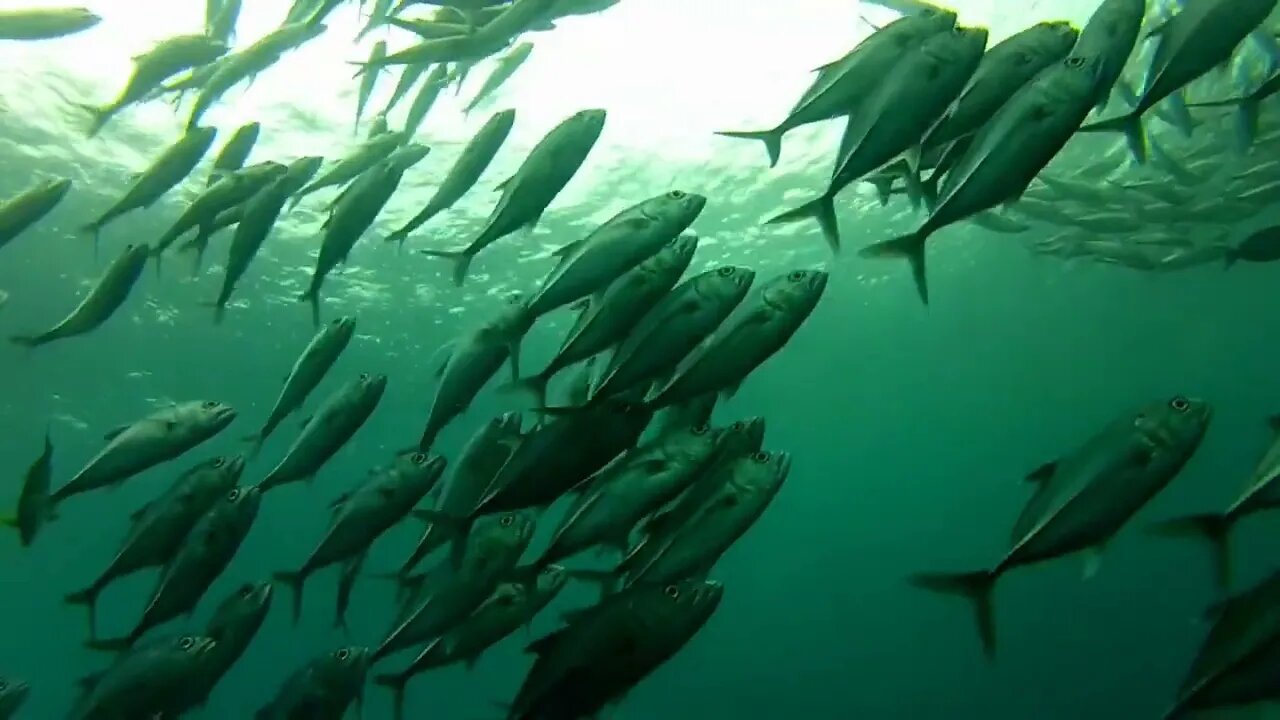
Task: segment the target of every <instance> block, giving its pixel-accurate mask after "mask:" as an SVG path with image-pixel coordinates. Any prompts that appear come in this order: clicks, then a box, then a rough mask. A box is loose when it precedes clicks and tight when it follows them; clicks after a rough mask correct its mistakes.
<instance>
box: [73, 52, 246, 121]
mask: <svg viewBox="0 0 1280 720" xmlns="http://www.w3.org/2000/svg"><path fill="white" fill-rule="evenodd" d="M226 53H227V45H226V43H224V42H223V41H221V40H218V39H217V38H213V37H209V36H207V35H178V36H177V37H172V38H169V39H167V40H163V41H161V42H160V43H159V44H158V45H156V46H155V47H154V48H152V49H151V50H149V51H147V52H145V53H143V54H141V55H138V56H137V57H135V58H134V59H133V74H132V75H131V76H130V77H129V82H128V83H127V84H126V85H125V88H124V90H122V91H121V92H120V96H119V97H117V98H116V99H115V101H114V102H112V103H110V104H109V105H105V106H102V107H97V106H94V105H81V106H80V107H81V108H83V109H84V110H86V111H87V112H88V113H89V115H90V116H91V117H92V121H91V122H90V124H89V137H93V136H94V135H97V134H98V131H99V130H101V129H102V127H103V126H104V125H106V124H107V122H108V121H110V120H111V118H113V117H115V115H116V114H117V113H119V112H120V111H121V110H123V109H124V108H126V107H128V106H129V105H132V104H134V103H138V102H141V101H143V100H146V99H147V98H148V97H149V96H150V95H151V94H152V93H153V92H154V91H155V90H156V89H157V88H159V87H160V86H161V85H163V84H164V83H165V81H166V80H168V79H169V78H171V77H173V76H174V75H177V74H178V73H180V72H183V71H184V70H191V69H193V68H198V67H203V66H205V65H208V64H209V63H211V62H213V61H214V60H217V59H218V58H220V57H222V56H223V55H225V54H226Z"/></svg>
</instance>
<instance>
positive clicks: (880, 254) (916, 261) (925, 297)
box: [858, 228, 932, 305]
mask: <svg viewBox="0 0 1280 720" xmlns="http://www.w3.org/2000/svg"><path fill="white" fill-rule="evenodd" d="M931 234H932V231H930V230H927V229H925V228H921V229H920V230H917V231H916V232H913V233H911V234H909V235H902V236H900V237H896V238H893V239H892V240H885V241H884V242H878V243H875V244H873V245H868V246H866V247H864V248H862V249H861V250H859V251H858V255H860V256H862V257H867V258H887V257H904V258H906V259H907V261H908V262H910V263H911V277H912V279H914V280H915V283H916V292H917V293H918V294H919V295H920V300H921V301H923V302H924V304H925V305H928V304H929V281H928V276H927V275H926V274H925V265H924V248H925V241H926V240H928V239H929V236H930V235H931Z"/></svg>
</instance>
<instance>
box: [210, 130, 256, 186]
mask: <svg viewBox="0 0 1280 720" xmlns="http://www.w3.org/2000/svg"><path fill="white" fill-rule="evenodd" d="M261 133H262V124H261V123H257V122H251V123H246V124H244V125H241V126H240V127H239V128H236V132H235V134H234V135H232V136H231V139H230V140H228V141H227V144H226V145H223V146H222V150H220V151H219V152H218V156H217V157H215V158H214V159H213V168H212V169H210V170H209V182H208V183H207V184H208V185H212V184H214V183H215V182H217V181H219V180H221V179H222V178H223V177H225V176H226V175H228V174H230V173H233V172H235V171H237V170H239V169H240V168H242V167H244V163H245V161H246V160H248V159H249V153H251V152H253V146H254V145H255V144H257V142H258V136H259V135H260V134H261Z"/></svg>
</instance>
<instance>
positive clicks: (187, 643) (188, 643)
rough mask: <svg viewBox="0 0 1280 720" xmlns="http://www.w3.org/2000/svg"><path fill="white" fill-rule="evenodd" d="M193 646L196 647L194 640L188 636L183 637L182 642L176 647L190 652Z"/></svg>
mask: <svg viewBox="0 0 1280 720" xmlns="http://www.w3.org/2000/svg"><path fill="white" fill-rule="evenodd" d="M195 646H196V640H195V638H193V637H191V636H190V635H185V636H183V638H182V640H180V641H179V642H178V647H180V648H182V649H183V650H190V649H191V648H193V647H195Z"/></svg>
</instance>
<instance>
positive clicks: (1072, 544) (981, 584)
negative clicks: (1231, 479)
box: [911, 396, 1212, 658]
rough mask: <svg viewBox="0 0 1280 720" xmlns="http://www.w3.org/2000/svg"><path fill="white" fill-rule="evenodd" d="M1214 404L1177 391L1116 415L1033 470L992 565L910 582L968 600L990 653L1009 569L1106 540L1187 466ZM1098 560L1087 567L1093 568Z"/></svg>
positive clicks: (1096, 546)
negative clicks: (1031, 488)
mask: <svg viewBox="0 0 1280 720" xmlns="http://www.w3.org/2000/svg"><path fill="white" fill-rule="evenodd" d="M1211 417H1212V409H1211V408H1210V406H1209V405H1208V403H1206V402H1204V401H1203V400H1195V399H1188V398H1185V397H1182V396H1177V397H1174V398H1173V399H1171V400H1167V401H1164V402H1153V403H1150V404H1148V405H1146V406H1143V407H1141V408H1139V409H1137V410H1136V411H1133V412H1129V413H1126V414H1125V415H1122V416H1121V417H1119V418H1117V419H1115V420H1114V421H1112V422H1110V423H1109V424H1108V425H1107V426H1106V427H1104V428H1103V429H1102V430H1101V431H1100V432H1098V433H1097V434H1096V435H1094V436H1093V437H1091V438H1089V439H1088V440H1087V441H1085V443H1084V444H1082V445H1081V446H1079V447H1078V448H1076V449H1074V450H1072V451H1071V452H1069V453H1067V454H1066V455H1064V456H1063V457H1062V458H1061V459H1060V460H1054V461H1051V462H1048V463H1045V464H1044V465H1042V466H1040V467H1039V468H1037V469H1036V470H1034V471H1032V473H1031V474H1030V475H1028V476H1027V479H1028V480H1029V481H1030V482H1032V483H1034V485H1035V493H1034V494H1033V495H1032V497H1031V499H1030V500H1029V501H1028V502H1027V505H1026V507H1024V508H1023V511H1022V514H1021V515H1020V516H1019V517H1018V520H1017V522H1016V523H1015V524H1014V528H1013V533H1012V537H1011V549H1010V550H1009V552H1008V554H1006V555H1005V556H1004V558H1003V559H1001V560H1000V561H999V562H998V563H996V564H995V565H994V566H993V567H992V568H991V569H989V570H978V571H976V572H965V573H922V574H919V575H915V576H913V577H912V578H911V582H912V584H914V585H916V586H917V587H921V588H924V589H926V590H930V591H932V592H937V593H943V594H946V595H954V596H958V597H962V598H965V599H966V600H968V601H969V602H970V603H971V604H972V606H973V610H974V617H975V620H976V621H977V624H978V631H979V635H980V636H981V639H982V646H983V649H984V650H985V652H986V654H987V657H988V658H991V657H994V654H995V639H996V636H995V613H994V604H993V601H992V593H993V591H994V590H995V586H996V583H997V582H998V581H999V579H1000V578H1001V577H1003V576H1004V574H1005V573H1007V572H1008V571H1010V570H1012V569H1014V568H1017V567H1022V566H1024V565H1032V564H1036V563H1040V562H1044V561H1046V560H1052V559H1054V558H1058V557H1062V556H1064V555H1068V554H1071V553H1076V552H1089V553H1091V554H1092V555H1091V557H1094V558H1096V553H1098V552H1100V551H1101V550H1102V549H1103V547H1104V546H1105V545H1106V543H1107V542H1108V541H1109V540H1110V539H1111V538H1112V537H1114V536H1115V534H1116V533H1117V532H1119V531H1120V529H1121V528H1122V527H1123V526H1124V524H1125V523H1126V522H1127V521H1128V520H1129V518H1130V517H1132V516H1133V514H1134V513H1135V512H1137V511H1138V510H1139V509H1141V508H1142V507H1143V506H1144V505H1146V504H1147V502H1148V501H1149V500H1150V499H1151V498H1153V497H1154V496H1155V495H1156V494H1157V493H1159V492H1160V491H1161V490H1162V489H1164V487H1165V486H1166V485H1168V484H1169V482H1170V481H1171V480H1173V478H1174V477H1175V476H1176V475H1177V474H1178V473H1179V472H1180V471H1181V470H1182V468H1183V466H1185V465H1186V463H1187V461H1188V460H1190V459H1191V456H1192V455H1194V454H1195V451H1196V450H1197V449H1198V448H1199V447H1200V442H1201V440H1203V439H1204V434H1205V430H1207V429H1208V426H1209V420H1210V418H1211ZM1094 562H1095V560H1091V561H1090V563H1089V565H1088V566H1087V567H1086V573H1092V572H1093V567H1094Z"/></svg>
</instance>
